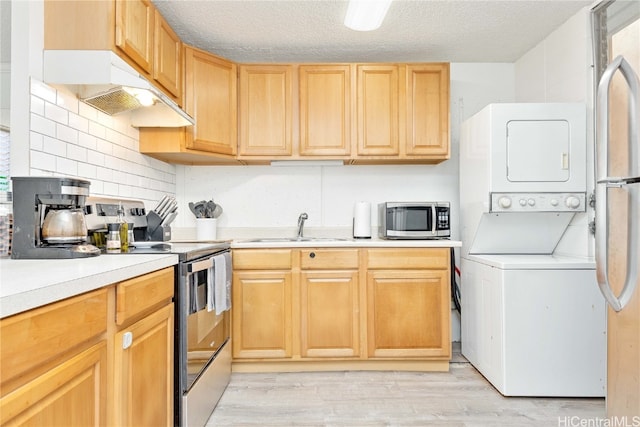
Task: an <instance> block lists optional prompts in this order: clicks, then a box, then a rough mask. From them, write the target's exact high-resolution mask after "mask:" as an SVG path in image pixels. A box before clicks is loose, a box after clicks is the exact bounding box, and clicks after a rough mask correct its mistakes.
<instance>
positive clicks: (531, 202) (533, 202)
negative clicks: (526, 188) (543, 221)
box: [527, 199, 536, 206]
mask: <svg viewBox="0 0 640 427" xmlns="http://www.w3.org/2000/svg"><path fill="white" fill-rule="evenodd" d="M527 204H528V205H529V206H535V205H536V201H535V200H534V199H529V200H527Z"/></svg>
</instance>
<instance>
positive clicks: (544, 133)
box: [507, 120, 570, 182]
mask: <svg viewBox="0 0 640 427" xmlns="http://www.w3.org/2000/svg"><path fill="white" fill-rule="evenodd" d="M569 144H570V134H569V123H568V122H567V121H566V120H511V121H509V122H508V123H507V179H508V180H509V181H510V182H566V181H567V180H568V179H569Z"/></svg>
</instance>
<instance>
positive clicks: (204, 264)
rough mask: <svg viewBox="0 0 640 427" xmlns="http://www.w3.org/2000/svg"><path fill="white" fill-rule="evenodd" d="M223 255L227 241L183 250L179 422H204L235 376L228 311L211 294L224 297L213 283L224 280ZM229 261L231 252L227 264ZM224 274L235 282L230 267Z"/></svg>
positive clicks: (178, 347)
mask: <svg viewBox="0 0 640 427" xmlns="http://www.w3.org/2000/svg"><path fill="white" fill-rule="evenodd" d="M225 254H229V249H228V245H227V247H226V248H224V247H223V248H218V250H214V251H212V250H209V251H205V252H204V253H202V252H200V253H198V252H197V251H195V252H188V253H185V254H181V261H180V264H179V267H178V272H179V277H178V280H177V289H176V293H175V295H176V305H175V308H176V316H175V319H176V320H175V322H176V323H175V339H176V354H175V357H176V371H175V372H176V381H175V388H176V401H175V425H176V426H189V427H191V426H204V425H205V424H206V422H207V419H208V418H209V416H210V415H211V413H212V412H213V409H214V408H215V406H216V404H217V402H218V400H219V399H220V396H221V395H222V393H223V392H224V390H225V388H226V387H227V384H228V383H229V378H230V376H231V345H230V333H229V332H230V315H229V313H230V312H229V311H228V310H226V311H220V310H219V309H216V308H215V307H214V306H212V304H211V303H212V300H213V295H212V293H213V292H215V293H216V294H217V295H216V296H217V297H219V296H220V295H219V294H218V292H216V289H215V286H217V285H214V283H213V282H214V281H215V280H219V279H220V274H216V271H215V270H216V268H220V262H219V258H220V257H223V258H225ZM182 258H183V259H182ZM230 263H231V259H230V256H228V255H227V256H226V258H225V262H224V263H223V264H226V265H229V267H230ZM227 270H229V269H227ZM224 276H227V277H228V280H231V277H230V271H227V272H226V273H225V274H224ZM229 291H230V290H229ZM228 297H229V298H230V295H228ZM216 305H218V306H219V305H220V301H216Z"/></svg>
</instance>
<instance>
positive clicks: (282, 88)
mask: <svg viewBox="0 0 640 427" xmlns="http://www.w3.org/2000/svg"><path fill="white" fill-rule="evenodd" d="M239 74H240V76H239V80H240V82H239V103H240V135H239V138H240V140H239V149H238V152H239V155H240V156H241V157H242V156H269V157H277V156H291V155H292V154H293V151H292V139H293V130H292V119H293V113H292V94H293V87H292V84H293V83H292V74H293V67H292V66H290V65H241V66H240V69H239Z"/></svg>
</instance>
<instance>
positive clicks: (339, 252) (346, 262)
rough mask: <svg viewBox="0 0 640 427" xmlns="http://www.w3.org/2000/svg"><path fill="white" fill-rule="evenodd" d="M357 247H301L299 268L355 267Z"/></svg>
mask: <svg viewBox="0 0 640 427" xmlns="http://www.w3.org/2000/svg"><path fill="white" fill-rule="evenodd" d="M358 253H359V251H358V249H301V250H300V268H301V269H302V270H342V269H350V268H353V269H357V268H358V266H359V264H360V263H359V260H358Z"/></svg>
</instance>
